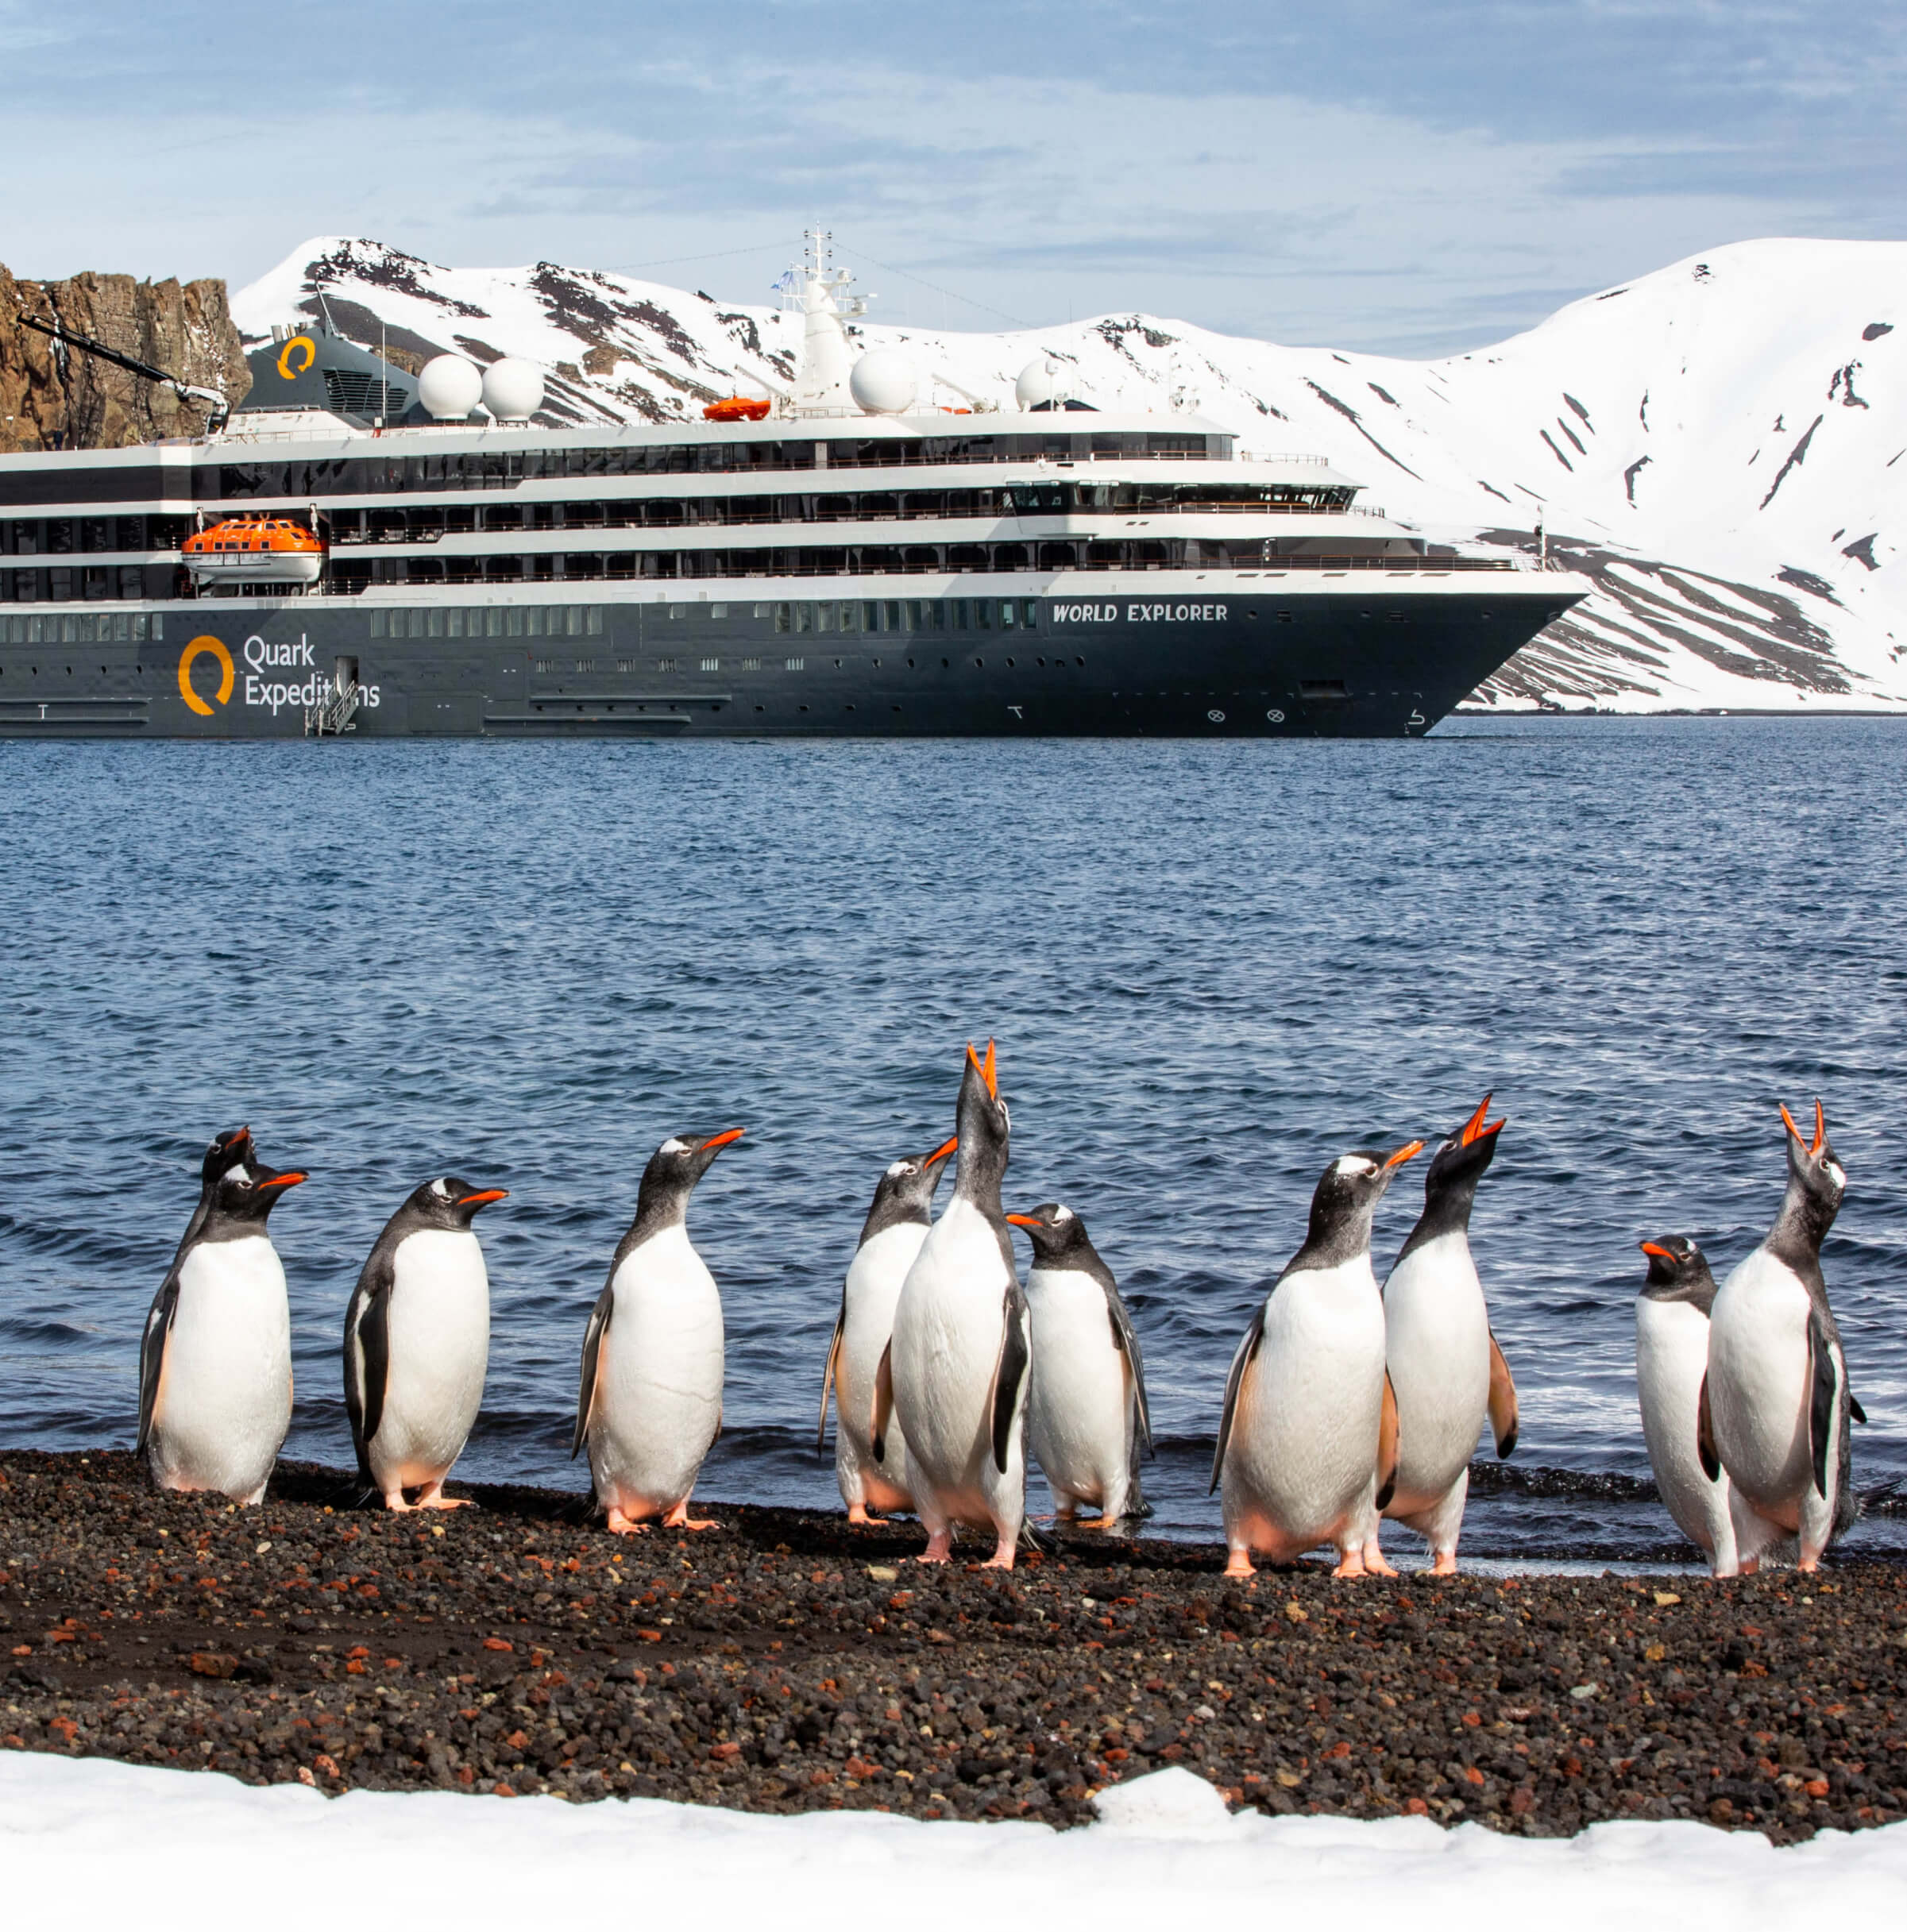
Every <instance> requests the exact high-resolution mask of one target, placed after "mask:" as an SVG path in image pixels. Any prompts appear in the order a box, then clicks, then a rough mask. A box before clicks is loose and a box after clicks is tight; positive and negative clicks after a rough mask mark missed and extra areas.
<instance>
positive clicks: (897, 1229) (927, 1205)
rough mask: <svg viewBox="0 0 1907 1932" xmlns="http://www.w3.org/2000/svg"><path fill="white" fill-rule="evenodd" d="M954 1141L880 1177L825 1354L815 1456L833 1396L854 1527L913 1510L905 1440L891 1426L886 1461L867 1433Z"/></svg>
mask: <svg viewBox="0 0 1907 1932" xmlns="http://www.w3.org/2000/svg"><path fill="white" fill-rule="evenodd" d="M958 1146H959V1142H958V1141H957V1140H950V1141H948V1143H947V1144H946V1146H944V1147H936V1149H935V1150H934V1151H933V1152H932V1153H931V1154H925V1155H921V1158H920V1159H917V1160H898V1161H896V1162H895V1163H894V1165H893V1166H892V1167H890V1168H889V1169H888V1170H887V1171H886V1173H885V1174H882V1176H881V1178H880V1181H879V1183H878V1185H877V1186H876V1187H875V1189H874V1205H872V1206H871V1208H869V1209H868V1210H867V1221H866V1223H865V1224H863V1227H862V1229H861V1241H860V1245H859V1247H858V1248H856V1249H855V1256H854V1259H853V1260H852V1261H851V1262H850V1263H848V1267H847V1281H846V1282H845V1283H844V1284H843V1287H842V1290H841V1312H840V1314H839V1315H838V1316H837V1317H836V1319H835V1325H834V1340H832V1342H830V1343H829V1344H828V1367H827V1369H826V1371H824V1374H823V1375H822V1378H821V1417H820V1423H819V1425H817V1426H816V1430H815V1438H814V1446H815V1449H816V1452H817V1453H818V1452H820V1450H821V1449H822V1448H824V1446H825V1445H826V1443H827V1440H828V1392H829V1390H831V1389H832V1390H833V1391H834V1394H835V1402H836V1420H835V1437H834V1474H835V1480H836V1483H839V1484H840V1490H841V1500H842V1502H844V1503H846V1504H847V1520H848V1521H849V1522H851V1523H865V1522H867V1521H870V1520H871V1518H870V1517H869V1515H868V1512H869V1511H870V1510H882V1511H888V1510H911V1509H912V1508H913V1495H912V1494H911V1493H910V1492H909V1490H908V1487H907V1439H906V1437H905V1436H904V1435H903V1434H902V1433H901V1429H900V1427H899V1425H898V1424H895V1423H890V1424H889V1425H888V1429H887V1436H886V1441H885V1442H884V1443H883V1444H882V1450H883V1452H884V1453H883V1455H882V1459H881V1460H879V1461H878V1462H877V1461H876V1460H874V1443H873V1440H872V1438H871V1436H870V1435H869V1433H868V1427H869V1424H870V1422H871V1420H872V1418H873V1415H874V1375H875V1372H876V1371H878V1368H879V1367H880V1365H881V1357H882V1355H883V1354H884V1353H885V1352H886V1348H887V1341H888V1337H889V1336H891V1335H892V1334H893V1332H894V1306H895V1304H896V1303H897V1302H898V1301H899V1300H900V1298H901V1284H902V1283H903V1282H905V1280H906V1279H907V1271H908V1270H909V1268H911V1267H913V1264H914V1260H915V1258H916V1257H917V1255H919V1253H920V1251H921V1243H922V1242H923V1241H925V1240H926V1239H927V1230H928V1228H929V1227H930V1226H932V1221H933V1213H932V1209H933V1197H934V1192H935V1190H936V1189H937V1188H938V1187H939V1186H940V1176H941V1175H942V1174H944V1172H945V1171H946V1169H947V1163H948V1159H949V1158H950V1157H951V1156H952V1154H953V1151H954V1150H955V1147H958Z"/></svg>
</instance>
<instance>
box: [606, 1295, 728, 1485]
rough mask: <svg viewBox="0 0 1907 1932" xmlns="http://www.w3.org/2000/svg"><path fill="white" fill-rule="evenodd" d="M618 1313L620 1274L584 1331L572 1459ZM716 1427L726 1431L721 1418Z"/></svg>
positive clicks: (718, 1430)
mask: <svg viewBox="0 0 1907 1932" xmlns="http://www.w3.org/2000/svg"><path fill="white" fill-rule="evenodd" d="M614 1313H616V1278H615V1277H614V1276H613V1275H612V1276H611V1277H610V1278H609V1279H608V1281H607V1282H604V1284H603V1292H602V1293H601V1294H599V1295H598V1296H597V1297H596V1305H595V1307H594V1308H593V1309H590V1311H589V1327H588V1328H585V1330H584V1331H583V1376H582V1386H581V1388H580V1389H578V1390H577V1396H576V1433H575V1434H574V1435H573V1436H571V1437H570V1438H569V1460H570V1461H571V1462H574V1461H575V1460H576V1458H577V1453H578V1452H580V1451H581V1448H582V1446H583V1438H584V1437H585V1436H587V1435H588V1434H589V1412H590V1410H591V1409H593V1408H594V1407H595V1406H596V1363H598V1362H599V1361H600V1359H602V1351H603V1337H604V1336H605V1335H607V1334H608V1332H609V1317H611V1316H612V1314H614ZM715 1428H716V1434H717V1435H718V1436H719V1435H720V1433H721V1431H722V1425H721V1423H720V1421H719V1420H718V1421H717V1422H716V1425H715Z"/></svg>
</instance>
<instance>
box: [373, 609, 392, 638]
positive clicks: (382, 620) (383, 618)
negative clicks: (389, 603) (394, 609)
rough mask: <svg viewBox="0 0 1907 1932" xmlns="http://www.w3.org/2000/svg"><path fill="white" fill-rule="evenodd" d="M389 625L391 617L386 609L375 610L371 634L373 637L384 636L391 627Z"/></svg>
mask: <svg viewBox="0 0 1907 1932" xmlns="http://www.w3.org/2000/svg"><path fill="white" fill-rule="evenodd" d="M389 625H390V619H389V618H388V616H387V615H386V614H385V613H384V611H373V612H372V613H371V634H372V636H373V637H374V638H381V637H383V636H384V635H385V634H387V632H388V629H389Z"/></svg>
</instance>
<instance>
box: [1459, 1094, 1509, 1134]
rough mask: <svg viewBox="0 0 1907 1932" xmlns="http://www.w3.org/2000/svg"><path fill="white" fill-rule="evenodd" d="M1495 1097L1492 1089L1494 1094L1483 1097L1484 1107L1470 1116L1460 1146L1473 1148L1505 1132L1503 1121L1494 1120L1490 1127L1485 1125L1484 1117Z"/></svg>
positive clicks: (1464, 1125)
mask: <svg viewBox="0 0 1907 1932" xmlns="http://www.w3.org/2000/svg"><path fill="white" fill-rule="evenodd" d="M1495 1097H1496V1095H1495V1092H1494V1089H1492V1092H1490V1093H1486V1094H1484V1097H1483V1105H1481V1106H1480V1107H1479V1108H1478V1109H1477V1111H1476V1112H1475V1113H1473V1114H1472V1115H1471V1116H1470V1117H1469V1120H1466V1121H1465V1122H1464V1124H1463V1133H1462V1135H1461V1137H1460V1140H1459V1143H1458V1144H1459V1145H1461V1146H1463V1147H1471V1146H1473V1145H1474V1144H1475V1143H1477V1141H1479V1140H1484V1139H1486V1138H1487V1137H1488V1136H1490V1135H1492V1134H1500V1133H1501V1132H1503V1122H1502V1121H1501V1120H1492V1122H1491V1123H1490V1124H1489V1125H1488V1127H1485V1126H1484V1116H1485V1115H1486V1114H1488V1113H1489V1111H1490V1102H1491V1101H1492V1100H1493V1099H1494V1098H1495Z"/></svg>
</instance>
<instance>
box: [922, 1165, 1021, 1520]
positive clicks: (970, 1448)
mask: <svg viewBox="0 0 1907 1932" xmlns="http://www.w3.org/2000/svg"><path fill="white" fill-rule="evenodd" d="M1010 1278H1011V1276H1010V1275H1009V1270H1008V1267H1007V1263H1006V1257H1005V1256H1004V1255H1002V1253H1001V1251H1000V1241H999V1236H998V1235H997V1234H996V1233H995V1232H994V1228H993V1224H991V1223H990V1221H988V1220H987V1218H986V1216H985V1215H984V1214H982V1213H981V1212H980V1211H979V1209H977V1208H975V1207H973V1206H971V1205H969V1204H968V1203H967V1201H963V1200H962V1199H961V1198H960V1197H958V1196H957V1195H956V1196H955V1199H954V1201H953V1202H952V1205H950V1206H949V1207H948V1210H947V1212H946V1213H944V1215H942V1216H941V1217H940V1220H939V1221H936V1222H935V1224H934V1225H933V1227H932V1229H931V1230H930V1231H929V1232H928V1236H927V1239H926V1240H925V1241H924V1242H922V1243H921V1252H920V1255H919V1256H918V1258H917V1259H916V1260H915V1262H914V1264H913V1267H912V1268H910V1269H909V1271H908V1275H907V1281H906V1284H905V1286H904V1287H903V1288H902V1289H901V1299H900V1302H899V1305H898V1306H897V1308H896V1309H895V1310H894V1356H893V1375H894V1409H895V1413H896V1414H897V1415H898V1417H900V1420H901V1427H902V1428H903V1429H905V1431H906V1434H907V1442H908V1447H909V1452H910V1454H911V1456H912V1457H913V1462H914V1463H915V1465H916V1466H917V1467H920V1468H921V1469H922V1470H923V1471H926V1472H928V1474H929V1475H931V1477H932V1480H933V1481H934V1483H936V1487H939V1488H940V1489H943V1490H948V1491H952V1490H956V1489H962V1488H964V1487H971V1486H972V1484H973V1483H975V1481H976V1480H977V1479H978V1475H979V1468H980V1464H981V1462H982V1460H983V1458H984V1456H985V1455H986V1448H987V1444H988V1442H989V1440H990V1424H991V1421H992V1415H993V1406H992V1405H993V1392H994V1371H995V1370H996V1369H997V1368H998V1365H999V1360H1000V1349H1001V1344H1002V1340H1003V1338H1004V1336H1005V1333H1006V1286H1007V1283H1008V1281H1009V1279H1010Z"/></svg>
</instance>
